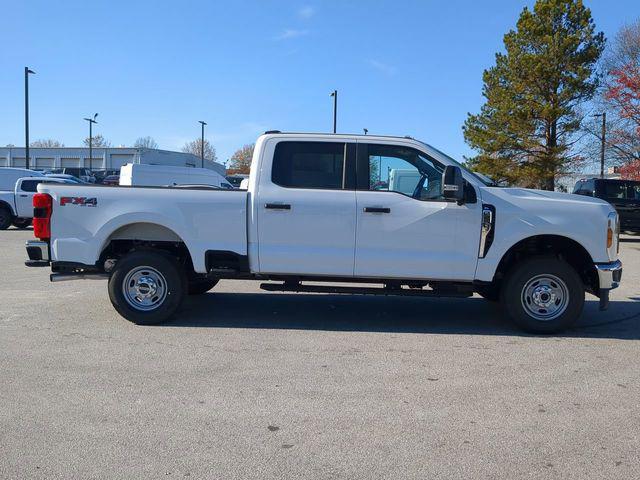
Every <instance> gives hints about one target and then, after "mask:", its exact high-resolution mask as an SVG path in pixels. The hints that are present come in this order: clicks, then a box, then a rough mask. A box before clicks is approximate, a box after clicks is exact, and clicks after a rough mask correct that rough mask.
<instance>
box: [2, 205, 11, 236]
mask: <svg viewBox="0 0 640 480" xmlns="http://www.w3.org/2000/svg"><path fill="white" fill-rule="evenodd" d="M12 221H13V215H12V214H11V210H9V209H8V208H7V207H5V206H0V230H6V229H7V228H9V227H10V226H11V222H12Z"/></svg>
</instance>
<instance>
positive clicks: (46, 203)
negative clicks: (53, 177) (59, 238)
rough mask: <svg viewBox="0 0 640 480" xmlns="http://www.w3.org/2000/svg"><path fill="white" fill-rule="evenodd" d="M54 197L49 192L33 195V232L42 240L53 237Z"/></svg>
mask: <svg viewBox="0 0 640 480" xmlns="http://www.w3.org/2000/svg"><path fill="white" fill-rule="evenodd" d="M52 206H53V199H52V198H51V195H49V194H48V193H36V194H35V195H34V196H33V234H34V235H35V236H36V237H38V238H39V239H40V240H49V239H50V238H51V209H52Z"/></svg>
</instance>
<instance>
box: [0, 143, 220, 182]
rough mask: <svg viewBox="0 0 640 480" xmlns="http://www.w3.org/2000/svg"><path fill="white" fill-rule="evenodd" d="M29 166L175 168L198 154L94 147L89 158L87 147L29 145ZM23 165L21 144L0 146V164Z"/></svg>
mask: <svg viewBox="0 0 640 480" xmlns="http://www.w3.org/2000/svg"><path fill="white" fill-rule="evenodd" d="M29 157H30V161H29V168H33V169H37V170H52V169H56V168H65V167H85V168H89V169H91V170H105V169H119V168H120V167H121V166H122V165H124V164H126V163H144V164H148V165H172V166H177V167H200V165H201V161H200V157H198V156H196V155H193V154H191V153H183V152H172V151H169V150H157V149H150V148H129V147H113V148H112V147H109V148H94V149H93V151H92V157H93V158H89V148H85V147H60V148H39V147H30V148H29ZM25 166H26V160H25V149H24V147H0V167H20V168H24V167H25ZM204 168H209V169H211V170H214V171H216V172H217V173H219V174H220V175H224V174H225V167H224V165H222V164H220V163H216V162H208V161H205V162H204Z"/></svg>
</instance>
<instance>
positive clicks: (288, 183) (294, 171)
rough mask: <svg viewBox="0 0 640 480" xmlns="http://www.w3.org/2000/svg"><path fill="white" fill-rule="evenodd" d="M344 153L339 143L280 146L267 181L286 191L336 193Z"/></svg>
mask: <svg viewBox="0 0 640 480" xmlns="http://www.w3.org/2000/svg"><path fill="white" fill-rule="evenodd" d="M346 152H347V144H345V143H343V142H340V143H338V142H335V143H334V142H280V143H278V144H277V145H276V149H275V153H274V157H273V167H272V171H271V181H272V182H273V183H275V184H276V185H280V186H281V187H287V188H320V189H330V190H340V189H342V188H343V185H344V171H345V160H346Z"/></svg>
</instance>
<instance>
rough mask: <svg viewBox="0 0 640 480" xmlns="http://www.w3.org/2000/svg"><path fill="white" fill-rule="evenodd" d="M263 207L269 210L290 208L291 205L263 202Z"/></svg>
mask: <svg viewBox="0 0 640 480" xmlns="http://www.w3.org/2000/svg"><path fill="white" fill-rule="evenodd" d="M264 208H268V209H270V210H291V205H289V204H288V203H265V204H264Z"/></svg>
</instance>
